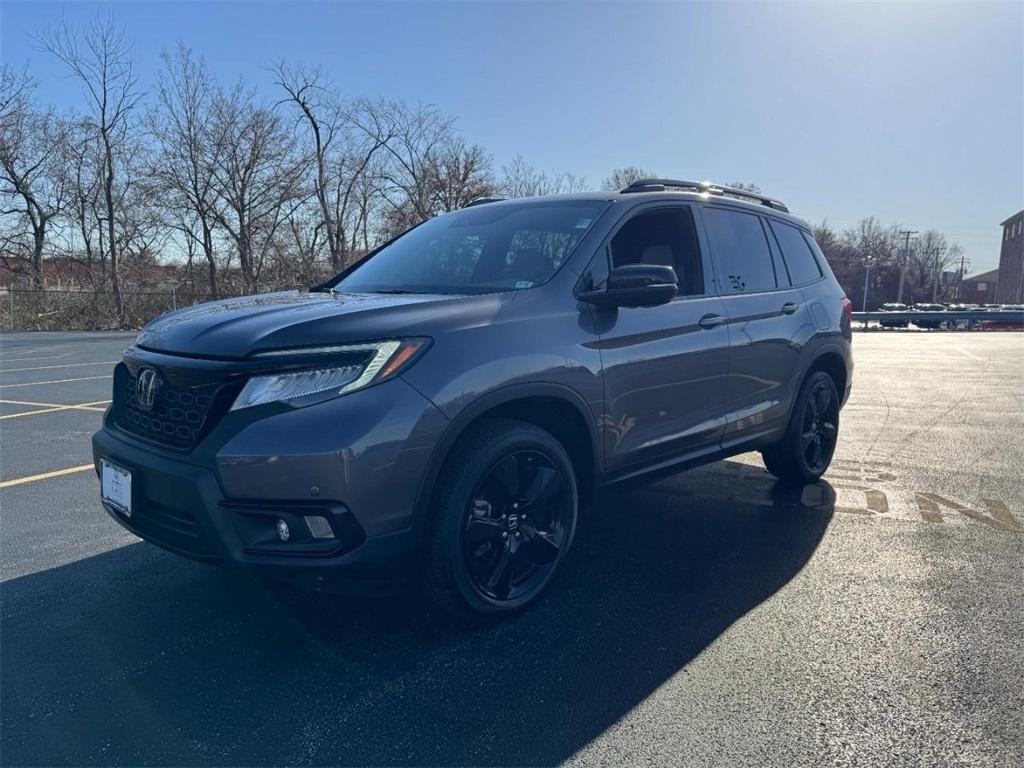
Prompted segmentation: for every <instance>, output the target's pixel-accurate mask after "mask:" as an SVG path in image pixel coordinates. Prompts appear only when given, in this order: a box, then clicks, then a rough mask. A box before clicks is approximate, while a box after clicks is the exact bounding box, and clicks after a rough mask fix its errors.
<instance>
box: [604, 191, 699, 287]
mask: <svg viewBox="0 0 1024 768" xmlns="http://www.w3.org/2000/svg"><path fill="white" fill-rule="evenodd" d="M611 261H612V267H621V266H624V265H626V264H662V265H664V266H667V267H672V268H673V269H675V271H676V277H677V278H678V279H679V295H680V296H700V295H702V294H704V293H705V289H704V270H703V269H702V268H701V260H700V245H699V242H698V240H697V229H696V227H695V226H694V224H693V213H692V212H691V211H690V209H689V208H683V207H680V208H676V209H673V210H660V211H650V212H648V213H641V214H639V215H637V216H634V217H633V218H632V219H630V220H629V221H627V222H626V223H625V224H624V225H623V227H622V229H620V230H619V231H618V232H617V233H616V234H615V237H613V238H612V242H611Z"/></svg>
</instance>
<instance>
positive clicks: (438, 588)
mask: <svg viewBox="0 0 1024 768" xmlns="http://www.w3.org/2000/svg"><path fill="white" fill-rule="evenodd" d="M578 507H579V491H578V488H577V484H576V472H575V467H574V465H573V462H572V460H571V459H570V458H569V454H568V452H567V451H566V449H565V447H564V446H563V445H562V443H560V442H559V441H558V439H556V438H555V437H554V436H553V435H552V434H551V433H550V432H547V431H546V430H544V429H541V428H540V427H539V426H537V425H536V424H530V423H528V422H523V421H518V420H514V419H506V418H497V417H495V418H488V419H485V420H483V421H481V422H480V423H479V424H476V425H473V426H472V427H471V428H470V429H468V430H467V432H466V434H465V435H464V436H462V437H461V438H460V439H459V442H458V443H457V445H456V446H455V448H454V449H453V450H452V452H451V455H450V456H449V457H448V459H447V460H446V461H445V467H444V470H443V472H442V474H441V476H440V478H439V479H438V483H437V486H436V490H435V493H434V498H433V503H432V507H431V514H430V519H429V521H428V523H429V528H428V541H427V547H426V551H425V557H424V560H423V565H424V570H423V575H424V581H423V586H424V587H425V588H426V590H427V593H428V595H429V597H430V598H431V600H432V601H433V602H434V604H435V605H437V607H439V608H441V609H442V610H443V611H444V612H445V613H447V614H449V615H451V616H454V617H457V618H462V619H466V618H480V617H488V616H489V617H496V616H503V615H507V614H510V613H514V612H515V611H517V610H519V609H521V608H524V607H526V606H527V605H529V604H530V603H532V602H533V601H534V600H536V598H537V597H538V595H540V593H541V592H542V591H543V590H544V588H545V587H546V586H547V585H548V583H549V582H550V581H551V580H552V578H553V577H554V575H555V573H556V571H557V569H558V568H559V567H560V565H561V563H562V561H563V560H564V559H565V556H566V553H567V552H568V551H569V548H570V546H571V545H572V540H573V536H574V534H575V532H576V521H577V510H578Z"/></svg>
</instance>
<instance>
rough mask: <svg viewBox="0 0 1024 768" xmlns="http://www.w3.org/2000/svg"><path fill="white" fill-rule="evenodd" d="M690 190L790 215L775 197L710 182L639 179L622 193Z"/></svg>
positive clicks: (787, 209)
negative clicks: (748, 201)
mask: <svg viewBox="0 0 1024 768" xmlns="http://www.w3.org/2000/svg"><path fill="white" fill-rule="evenodd" d="M669 188H673V189H689V190H692V191H694V192H701V193H704V194H708V195H721V196H727V197H737V198H740V199H742V200H753V201H755V202H758V203H760V204H761V205H766V206H768V207H769V208H774V209H775V210H776V211H783V212H785V213H789V208H787V207H786V206H785V204H784V203H783V202H782V201H780V200H776V199H775V198H773V197H767V196H766V195H762V194H761V193H759V192H751V191H750V190H748V189H737V188H736V187H726V186H724V185H722V184H714V183H712V182H710V181H681V180H679V179H637V180H636V181H634V182H633V183H632V184H630V185H629V186H628V187H626V188H625V189H623V190H622V192H624V193H626V192H663V191H664V190H666V189H669Z"/></svg>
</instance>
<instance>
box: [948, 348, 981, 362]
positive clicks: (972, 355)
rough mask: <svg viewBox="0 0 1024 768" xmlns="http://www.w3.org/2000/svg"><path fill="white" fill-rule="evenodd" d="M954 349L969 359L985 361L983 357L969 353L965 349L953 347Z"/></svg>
mask: <svg viewBox="0 0 1024 768" xmlns="http://www.w3.org/2000/svg"><path fill="white" fill-rule="evenodd" d="M953 349H955V350H956V351H957V352H959V353H960V354H961V355H966V356H967V357H970V358H971V359H973V360H984V359H985V358H984V357H982V356H981V355H976V354H974V353H973V352H969V351H968V350H966V349H964V348H963V347H953Z"/></svg>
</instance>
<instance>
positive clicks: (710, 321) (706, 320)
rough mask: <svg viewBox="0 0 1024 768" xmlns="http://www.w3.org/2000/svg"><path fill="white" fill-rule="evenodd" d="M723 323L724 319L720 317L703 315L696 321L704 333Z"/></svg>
mask: <svg viewBox="0 0 1024 768" xmlns="http://www.w3.org/2000/svg"><path fill="white" fill-rule="evenodd" d="M724 322H725V318H724V317H722V316H721V315H704V317H702V318H701V319H700V320H698V321H697V325H699V326H700V327H701V328H703V329H704V330H705V331H710V330H711V329H712V328H717V327H718V326H720V325H721V324H722V323H724Z"/></svg>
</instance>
